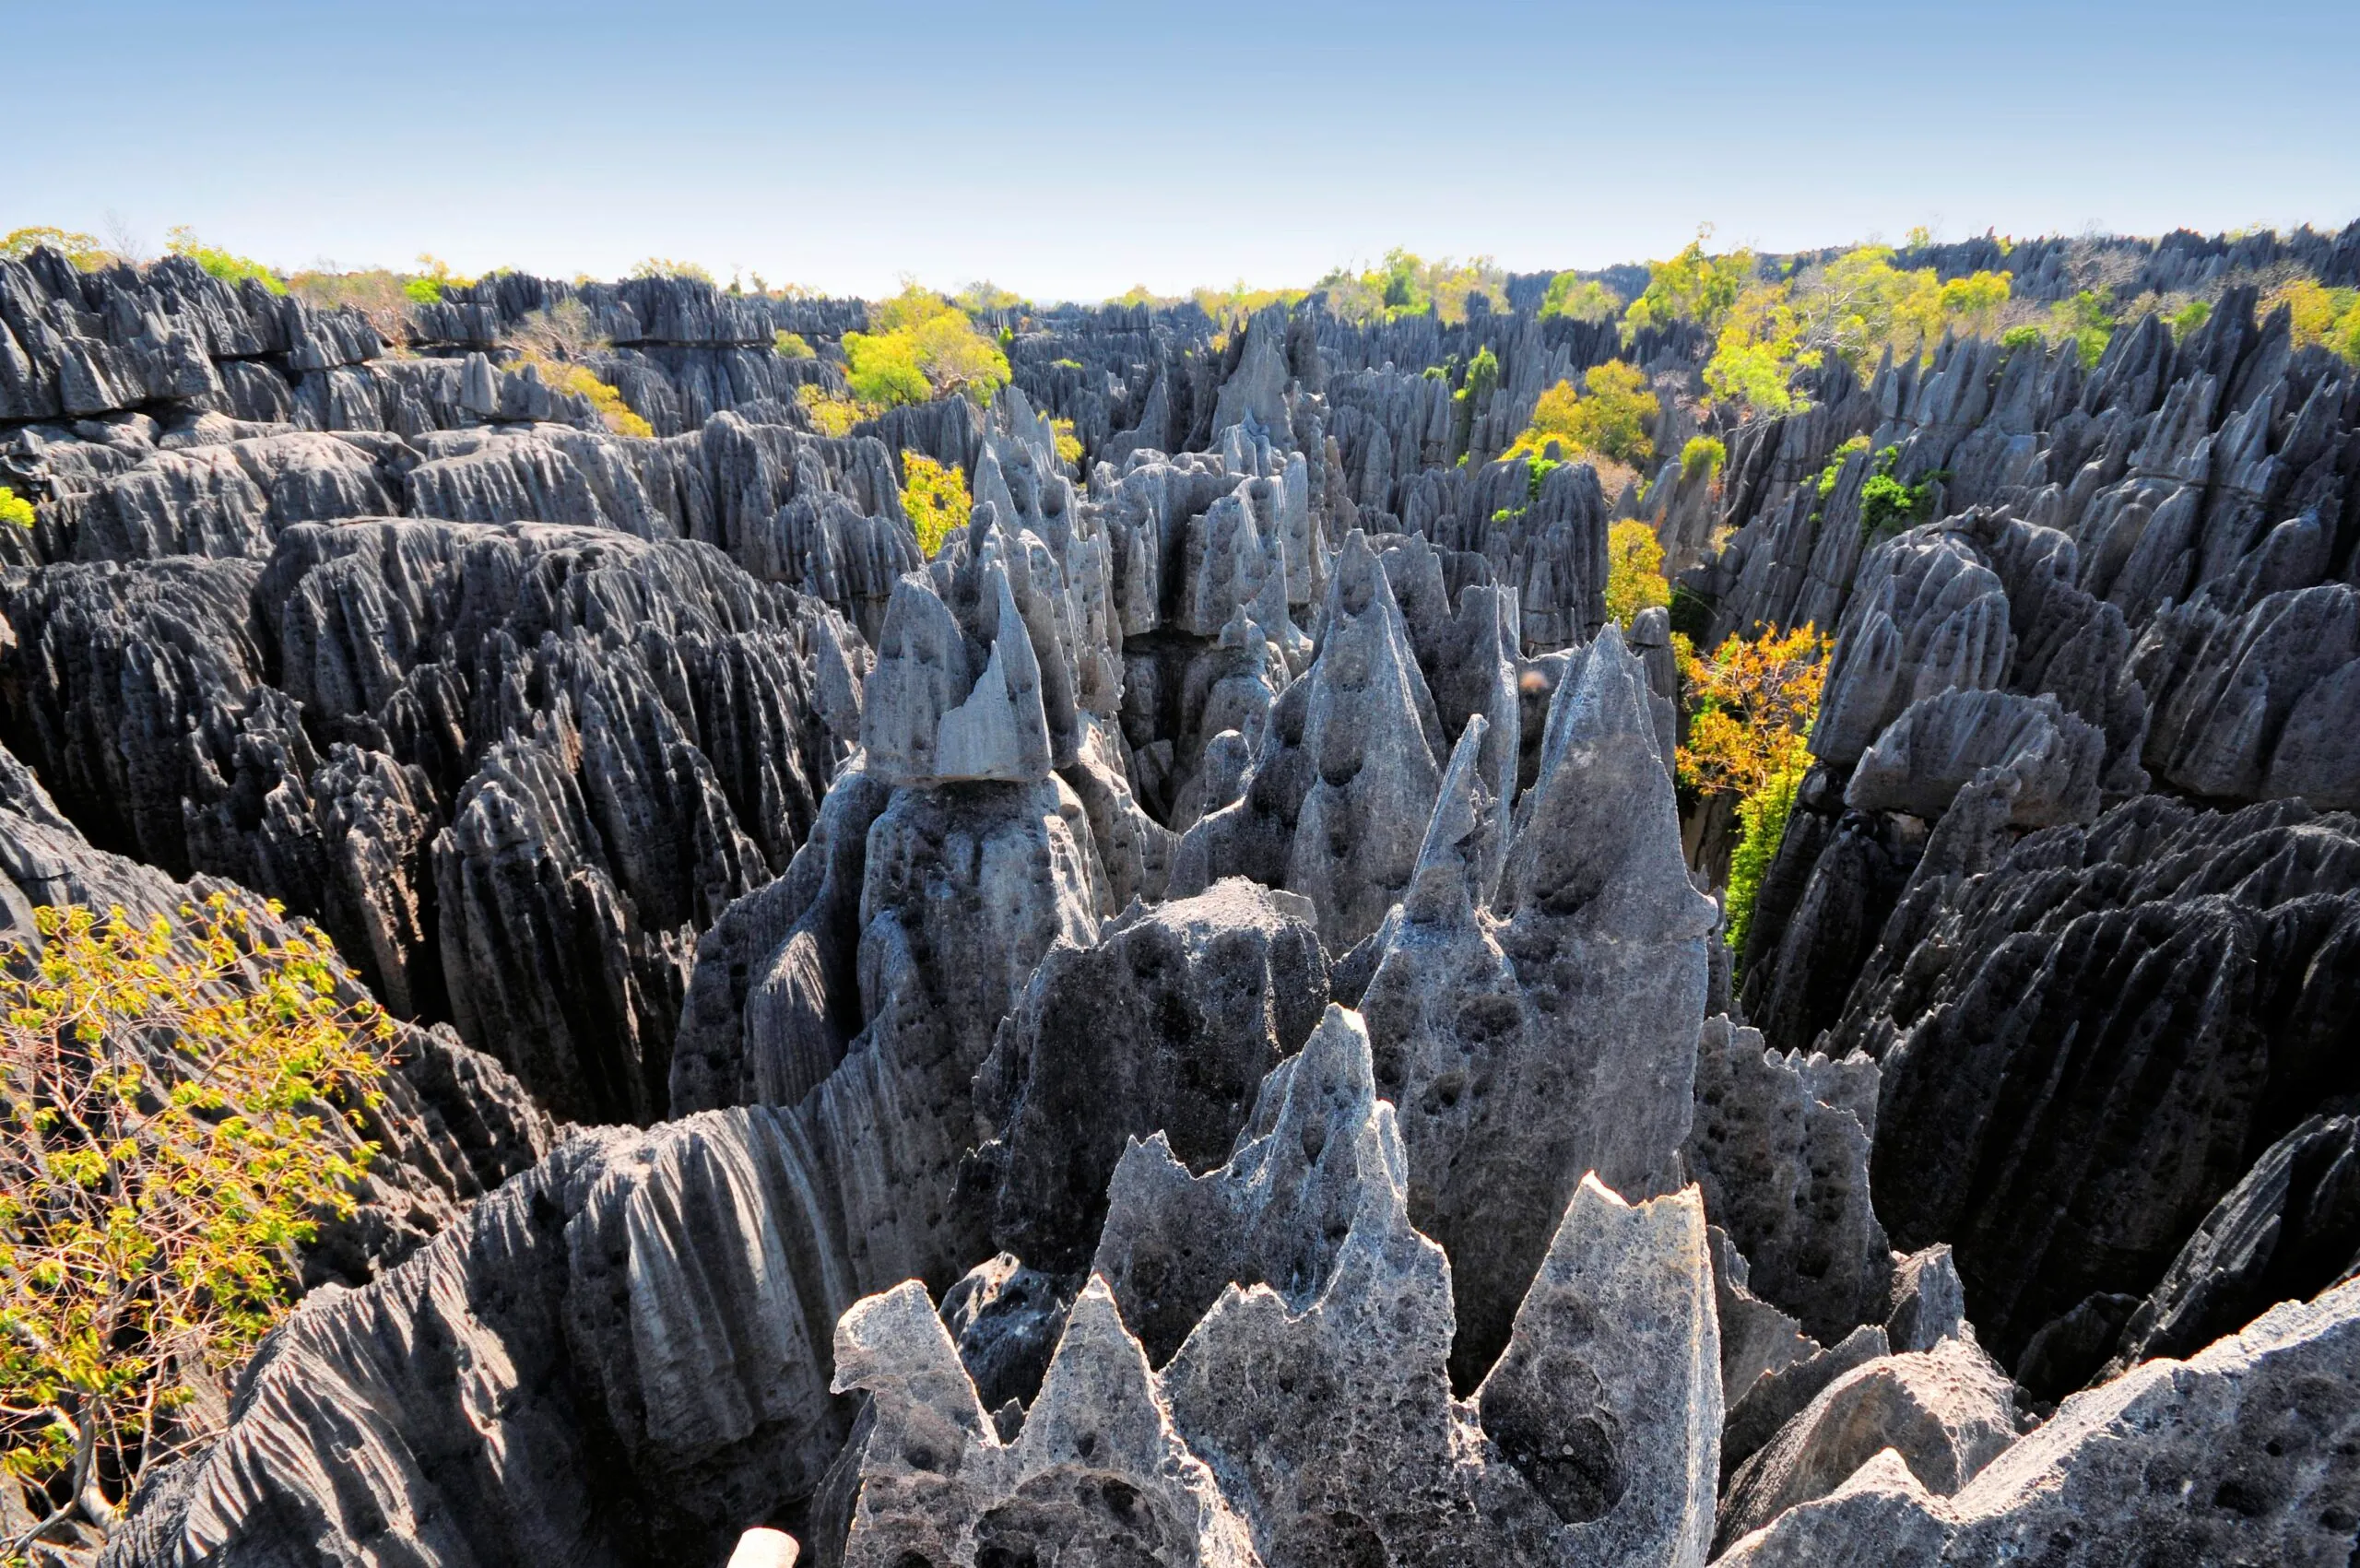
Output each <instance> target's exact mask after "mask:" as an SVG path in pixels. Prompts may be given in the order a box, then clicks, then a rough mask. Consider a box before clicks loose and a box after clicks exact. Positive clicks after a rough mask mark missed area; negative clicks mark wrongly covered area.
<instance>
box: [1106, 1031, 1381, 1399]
mask: <svg viewBox="0 0 2360 1568" xmlns="http://www.w3.org/2000/svg"><path fill="white" fill-rule="evenodd" d="M1407 1175H1408V1173H1407V1161H1406V1159H1405V1157H1404V1155H1403V1153H1402V1149H1401V1140H1400V1134H1399V1131H1398V1127H1397V1126H1396V1125H1395V1122H1394V1117H1393V1108H1392V1107H1391V1106H1390V1105H1388V1104H1386V1103H1385V1102H1382V1101H1380V1100H1378V1099H1377V1098H1376V1082H1375V1071H1374V1067H1373V1065H1372V1061H1371V1057H1370V1051H1369V1041H1368V1031H1367V1029H1366V1028H1365V1027H1364V1026H1363V1024H1362V1022H1361V1018H1360V1015H1359V1014H1358V1013H1356V1012H1354V1011H1352V1010H1351V1009H1350V1008H1342V1007H1339V1006H1336V1005H1334V1004H1332V1003H1331V1004H1330V1005H1329V1006H1328V1008H1327V1014H1326V1016H1325V1017H1323V1018H1322V1019H1321V1020H1320V1024H1319V1027H1318V1028H1317V1029H1316V1030H1314V1031H1313V1032H1312V1034H1311V1038H1310V1040H1309V1041H1308V1042H1306V1043H1304V1048H1303V1050H1302V1051H1301V1052H1299V1053H1298V1054H1296V1055H1294V1056H1292V1057H1290V1058H1289V1059H1288V1060H1286V1061H1284V1062H1281V1063H1280V1064H1279V1066H1278V1067H1275V1068H1273V1069H1272V1070H1271V1072H1270V1073H1269V1075H1268V1077H1266V1078H1265V1079H1263V1080H1262V1092H1261V1096H1260V1098H1259V1099H1258V1100H1257V1102H1256V1104H1255V1108H1254V1114H1253V1117H1252V1119H1251V1121H1250V1122H1249V1123H1248V1124H1247V1126H1246V1128H1245V1131H1244V1132H1243V1133H1241V1134H1240V1135H1239V1138H1238V1141H1237V1146H1236V1148H1235V1149H1233V1151H1232V1153H1231V1155H1230V1159H1229V1162H1228V1163H1227V1164H1225V1165H1223V1166H1221V1168H1220V1169H1219V1170H1216V1171H1213V1172H1210V1173H1207V1174H1206V1175H1204V1176H1202V1177H1195V1176H1191V1175H1190V1174H1189V1173H1188V1171H1187V1168H1186V1166H1184V1165H1182V1164H1181V1163H1180V1162H1179V1161H1176V1160H1174V1158H1173V1157H1172V1154H1171V1150H1170V1147H1169V1145H1168V1144H1167V1143H1165V1141H1164V1140H1163V1138H1162V1135H1160V1134H1159V1135H1158V1136H1157V1137H1156V1138H1151V1139H1150V1140H1149V1141H1147V1142H1145V1143H1139V1142H1136V1141H1135V1142H1133V1143H1132V1144H1131V1146H1130V1147H1129V1148H1127V1149H1125V1150H1124V1153H1123V1158H1122V1161H1121V1162H1120V1163H1118V1164H1117V1165H1116V1166H1115V1175H1114V1179H1113V1180H1112V1181H1111V1182H1109V1183H1108V1184H1107V1186H1108V1193H1107V1199H1108V1201H1107V1217H1106V1224H1105V1228H1104V1230H1103V1232H1101V1235H1100V1238H1099V1244H1098V1255H1097V1257H1096V1259H1095V1261H1094V1262H1093V1264H1092V1267H1093V1268H1094V1269H1095V1270H1096V1271H1097V1272H1098V1273H1099V1274H1100V1275H1102V1276H1103V1278H1104V1279H1106V1280H1107V1281H1108V1282H1109V1284H1110V1285H1111V1287H1112V1289H1113V1290H1114V1291H1115V1294H1116V1295H1117V1296H1118V1297H1119V1298H1120V1299H1121V1300H1122V1301H1123V1302H1124V1303H1126V1306H1127V1310H1128V1311H1129V1313H1130V1315H1131V1317H1132V1319H1133V1321H1135V1322H1136V1323H1137V1324H1138V1325H1139V1336H1140V1338H1142V1339H1143V1340H1145V1341H1146V1343H1147V1345H1148V1348H1149V1350H1150V1352H1151V1353H1152V1354H1153V1355H1154V1357H1155V1358H1156V1360H1157V1362H1158V1363H1159V1364H1161V1363H1162V1362H1164V1361H1167V1360H1169V1358H1170V1357H1171V1355H1172V1353H1173V1351H1174V1350H1177V1349H1178V1348H1179V1346H1180V1344H1181V1342H1182V1341H1183V1340H1184V1339H1185V1338H1186V1337H1187V1335H1188V1333H1189V1331H1190V1330H1191V1329H1192V1328H1194V1327H1195V1326H1196V1324H1197V1323H1198V1320H1199V1319H1200V1318H1201V1317H1202V1316H1203V1315H1204V1314H1205V1313H1206V1312H1207V1311H1208V1310H1209V1308H1210V1307H1211V1306H1212V1304H1213V1303H1214V1302H1215V1301H1216V1300H1218V1299H1219V1297H1220V1296H1221V1291H1223V1290H1225V1289H1227V1288H1228V1287H1229V1286H1231V1285H1233V1284H1234V1285H1239V1286H1253V1285H1268V1286H1269V1287H1270V1288H1271V1289H1272V1290H1273V1291H1277V1292H1278V1294H1279V1296H1280V1298H1281V1299H1282V1300H1283V1301H1284V1302H1285V1303H1287V1309H1288V1311H1289V1312H1291V1313H1302V1312H1304V1311H1307V1310H1308V1309H1309V1308H1310V1307H1311V1305H1312V1304H1313V1303H1315V1302H1316V1301H1317V1300H1318V1299H1319V1298H1320V1296H1321V1295H1322V1294H1323V1293H1324V1292H1325V1291H1327V1287H1328V1284H1329V1283H1330V1281H1331V1279H1333V1277H1334V1273H1335V1269H1336V1265H1337V1258H1338V1256H1339V1252H1340V1251H1341V1249H1342V1248H1343V1246H1344V1245H1345V1243H1346V1239H1347V1237H1348V1236H1349V1235H1350V1234H1351V1232H1352V1231H1353V1230H1354V1228H1355V1226H1356V1225H1360V1224H1361V1223H1362V1222H1363V1219H1364V1218H1367V1219H1373V1220H1374V1221H1375V1224H1374V1227H1373V1229H1374V1230H1375V1231H1377V1232H1385V1233H1386V1234H1390V1233H1391V1232H1393V1231H1394V1230H1398V1229H1404V1228H1406V1226H1407V1223H1408V1220H1407V1214H1408V1201H1409V1200H1408V1192H1407V1187H1406V1185H1405V1184H1406V1182H1407Z"/></svg>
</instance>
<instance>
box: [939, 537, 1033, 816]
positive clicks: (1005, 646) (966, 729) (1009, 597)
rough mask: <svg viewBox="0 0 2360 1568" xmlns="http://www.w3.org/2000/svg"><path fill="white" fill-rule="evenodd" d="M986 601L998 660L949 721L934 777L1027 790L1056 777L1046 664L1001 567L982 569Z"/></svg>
mask: <svg viewBox="0 0 2360 1568" xmlns="http://www.w3.org/2000/svg"><path fill="white" fill-rule="evenodd" d="M982 587H983V593H984V600H983V602H984V603H985V605H987V606H989V607H991V609H992V612H993V613H992V619H991V622H990V628H989V630H990V632H991V658H990V661H989V662H988V663H987V664H985V666H984V672H983V674H981V675H980V676H978V677H976V678H975V686H974V690H973V691H972V692H971V693H969V695H968V698H967V700H966V701H964V702H963V703H962V704H961V705H960V706H959V707H958V708H956V709H955V710H953V711H952V712H950V713H945V714H943V715H942V722H941V725H940V726H939V727H938V731H937V736H936V740H935V748H934V753H935V755H934V771H935V776H936V777H938V778H944V779H997V780H1001V781H1005V782H1009V783H1016V784H1022V783H1027V782H1030V781H1032V780H1035V779H1044V778H1046V777H1048V776H1049V772H1050V765H1051V762H1050V749H1049V723H1048V716H1047V713H1046V711H1045V710H1044V707H1043V705H1042V701H1041V662H1040V659H1039V657H1038V656H1037V655H1036V654H1034V653H1033V651H1032V637H1031V636H1030V635H1029V634H1028V633H1027V632H1026V630H1025V626H1024V617H1023V615H1022V614H1021V612H1020V611H1019V610H1018V609H1017V607H1016V595H1015V593H1014V591H1013V590H1012V589H1011V588H1010V587H1009V581H1008V569H1007V567H1006V566H1004V565H1003V564H1002V563H1001V562H1000V561H999V560H997V559H991V560H985V562H984V563H983V584H982Z"/></svg>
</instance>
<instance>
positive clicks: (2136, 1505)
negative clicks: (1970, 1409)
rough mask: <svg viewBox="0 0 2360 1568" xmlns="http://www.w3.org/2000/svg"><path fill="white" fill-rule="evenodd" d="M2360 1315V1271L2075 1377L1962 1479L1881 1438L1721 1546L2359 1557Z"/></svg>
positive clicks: (1784, 1557)
mask: <svg viewBox="0 0 2360 1568" xmlns="http://www.w3.org/2000/svg"><path fill="white" fill-rule="evenodd" d="M2355 1333H2360V1285H2344V1286H2342V1287H2339V1288H2338V1289H2336V1290H2334V1291H2329V1292H2328V1293H2327V1294H2325V1295H2323V1296H2321V1297H2320V1298H2319V1300H2317V1301H2315V1302H2309V1303H2300V1302H2288V1303H2283V1304H2281V1305H2279V1306H2276V1307H2273V1308H2271V1310H2270V1311H2269V1312H2268V1313H2266V1314H2264V1315H2262V1316H2261V1317H2260V1318H2259V1319H2257V1320H2256V1321H2255V1322H2254V1323H2252V1324H2251V1325H2249V1326H2248V1327H2247V1328H2246V1329H2245V1330H2244V1331H2243V1332H2242V1333H2240V1334H2237V1335H2235V1336H2232V1337H2230V1338H2224V1339H2221V1340H2218V1341H2216V1342H2214V1343H2213V1344H2212V1346H2210V1347H2208V1348H2207V1349H2206V1350H2204V1351H2203V1352H2202V1353H2201V1354H2199V1355H2197V1356H2194V1357H2191V1358H2190V1359H2189V1360H2188V1361H2186V1362H2177V1361H2168V1360H2166V1361H2153V1362H2146V1363H2145V1364H2144V1365H2142V1366H2141V1367H2139V1368H2138V1369H2137V1370H2135V1371H2133V1372H2131V1373H2127V1374H2126V1375H2124V1376H2122V1377H2120V1378H2118V1379H2116V1380H2115V1381H2114V1382H2112V1383H2109V1384H2106V1385H2105V1386H2103V1387H2100V1388H2094V1389H2092V1390H2090V1391H2089V1392H2087V1393H2084V1394H2078V1395H2075V1396H2074V1397H2072V1398H2071V1399H2069V1400H2067V1401H2066V1402H2065V1403H2064V1404H2063V1405H2062V1406H2060V1407H2059V1409H2058V1411H2057V1413H2056V1414H2055V1415H2054V1416H2052V1417H2050V1418H2049V1420H2048V1421H2047V1422H2045V1423H2044V1424H2043V1425H2042V1426H2041V1427H2040V1429H2039V1430H2038V1431H2036V1432H2034V1433H2032V1434H2031V1435H2030V1436H2028V1437H2025V1438H2023V1439H2021V1440H2020V1441H2018V1442H2017V1443H2016V1444H2014V1445H2013V1446H2012V1447H2010V1448H2008V1449H2007V1450H2005V1451H2004V1452H2002V1453H2001V1454H2000V1456H1999V1457H1998V1458H1996V1459H1993V1460H1992V1461H1991V1462H1989V1463H1988V1464H1987V1465H1985V1466H1984V1467H1983V1468H1982V1469H1981V1470H1980V1471H1979V1472H1978V1473H1977V1474H1976V1477H1975V1479H1974V1480H1971V1481H1970V1482H1968V1484H1967V1485H1966V1486H1965V1487H1964V1488H1963V1489H1961V1490H1960V1491H1958V1492H1956V1493H1955V1494H1954V1495H1953V1496H1950V1497H1947V1498H1945V1497H1941V1496H1938V1495H1936V1494H1935V1493H1934V1492H1933V1491H1930V1490H1929V1488H1928V1487H1927V1486H1926V1485H1925V1484H1924V1483H1923V1482H1922V1481H1920V1480H1918V1478H1917V1476H1916V1475H1915V1474H1914V1473H1913V1472H1912V1471H1911V1470H1910V1468H1909V1467H1908V1465H1907V1464H1906V1462H1905V1461H1904V1460H1903V1458H1902V1457H1901V1456H1900V1455H1899V1454H1898V1453H1893V1452H1887V1453H1882V1454H1880V1455H1877V1456H1874V1457H1872V1458H1871V1459H1870V1461H1869V1462H1868V1463H1867V1464H1865V1465H1863V1466H1861V1467H1860V1468H1859V1469H1858V1470H1856V1471H1855V1472H1854V1473H1853V1474H1852V1476H1851V1477H1850V1478H1849V1479H1848V1480H1846V1481H1845V1482H1844V1484H1843V1485H1841V1486H1839V1487H1838V1488H1836V1490H1835V1491H1834V1492H1832V1493H1830V1494H1828V1495H1827V1496H1825V1497H1823V1498H1822V1499H1820V1500H1819V1501H1817V1502H1814V1503H1804V1504H1802V1505H1801V1506H1799V1507H1797V1508H1795V1509H1793V1510H1791V1511H1789V1512H1788V1513H1786V1514H1784V1515H1780V1516H1779V1517H1778V1518H1776V1519H1775V1520H1773V1521H1771V1523H1770V1524H1769V1525H1768V1526H1767V1527H1764V1529H1761V1530H1758V1531H1756V1532H1754V1533H1753V1534H1752V1535H1750V1536H1747V1537H1745V1538H1744V1539H1740V1540H1739V1541H1737V1542H1735V1543H1734V1544H1733V1545H1732V1546H1731V1547H1730V1549H1729V1551H1728V1552H1727V1553H1726V1554H1724V1555H1723V1556H1722V1557H1721V1558H1720V1559H1719V1561H1720V1562H1725V1563H1729V1564H1730V1565H1732V1568H1740V1565H1741V1568H1770V1565H1772V1564H1777V1565H1782V1568H1783V1565H1786V1564H1794V1565H1797V1568H1800V1565H1801V1564H1804V1563H1820V1562H1844V1561H1847V1560H1867V1561H1884V1562H1895V1561H1899V1562H1941V1563H1974V1564H1980V1563H2000V1562H2021V1561H2023V1560H2024V1557H2025V1555H2026V1554H2027V1553H2031V1552H2038V1553H2040V1554H2041V1558H2042V1561H2044V1562H2057V1563H2061V1564H2079V1563H2090V1564H2096V1563H2102V1562H2103V1563H2110V1562H2121V1561H2122V1560H2123V1554H2124V1552H2125V1550H2127V1549H2128V1548H2129V1547H2130V1543H2134V1542H2135V1543H2153V1542H2158V1541H2171V1542H2173V1543H2176V1544H2177V1546H2178V1547H2179V1548H2180V1549H2182V1550H2186V1551H2188V1552H2189V1554H2190V1556H2191V1559H2192V1560H2195V1561H2207V1560H2212V1561H2221V1562H2237V1561H2247V1562H2284V1563H2301V1564H2320V1565H2325V1564H2330V1563H2338V1562H2344V1561H2346V1560H2347V1559H2348V1558H2349V1557H2350V1555H2351V1551H2352V1526H2351V1524H2350V1523H2349V1521H2351V1520H2352V1519H2354V1518H2355V1517H2360V1513H2356V1512H2355V1507H2360V1466H2355V1463H2354V1455H2353V1454H2352V1453H2349V1452H2346V1450H2348V1449H2351V1448H2353V1447H2354V1441H2353V1432H2354V1413H2353V1408H2352V1404H2351V1393H2350V1390H2351V1386H2352V1379H2353V1375H2354V1373H2353V1367H2354V1335H2355Z"/></svg>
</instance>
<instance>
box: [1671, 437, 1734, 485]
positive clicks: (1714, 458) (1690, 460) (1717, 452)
mask: <svg viewBox="0 0 2360 1568" xmlns="http://www.w3.org/2000/svg"><path fill="white" fill-rule="evenodd" d="M1728 461H1729V448H1728V447H1727V446H1725V445H1723V444H1722V442H1720V440H1719V439H1718V438H1717V437H1714V436H1707V435H1700V436H1690V437H1689V438H1688V444H1687V445H1685V446H1683V447H1681V449H1680V477H1681V478H1683V479H1688V480H1692V481H1693V480H1694V479H1695V478H1696V477H1697V476H1698V475H1700V474H1701V475H1703V476H1704V477H1705V478H1707V479H1714V478H1718V477H1720V472H1721V466H1722V465H1723V464H1725V463H1727V462H1728Z"/></svg>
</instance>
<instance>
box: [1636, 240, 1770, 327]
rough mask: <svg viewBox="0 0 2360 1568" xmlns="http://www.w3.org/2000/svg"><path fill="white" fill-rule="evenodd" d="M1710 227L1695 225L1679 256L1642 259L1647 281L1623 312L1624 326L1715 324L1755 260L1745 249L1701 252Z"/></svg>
mask: <svg viewBox="0 0 2360 1568" xmlns="http://www.w3.org/2000/svg"><path fill="white" fill-rule="evenodd" d="M1712 232H1713V230H1712V227H1711V226H1710V225H1709V224H1708V225H1706V226H1705V227H1703V228H1700V229H1698V230H1696V238H1694V239H1693V240H1691V241H1689V242H1688V245H1687V248H1686V249H1685V250H1682V251H1681V253H1679V254H1678V255H1675V256H1673V257H1672V258H1671V259H1670V261H1651V262H1649V263H1648V264H1647V286H1646V289H1644V290H1643V291H1642V292H1641V293H1640V295H1639V297H1638V298H1637V299H1635V300H1634V301H1631V308H1630V309H1629V310H1627V311H1625V312H1623V313H1622V321H1623V324H1624V325H1626V326H1629V327H1633V328H1637V327H1643V326H1669V325H1670V324H1672V323H1673V322H1676V321H1693V322H1694V323H1696V324H1698V325H1700V326H1702V327H1704V328H1705V330H1707V331H1712V330H1716V329H1717V328H1718V327H1719V326H1720V324H1721V322H1722V320H1723V319H1724V318H1726V317H1727V316H1728V314H1729V311H1730V310H1731V309H1732V308H1733V307H1734V306H1735V305H1736V304H1737V299H1738V295H1739V294H1740V292H1742V291H1743V289H1744V288H1745V282H1746V279H1747V278H1749V277H1752V275H1753V270H1754V260H1753V253H1752V251H1745V250H1739V251H1731V252H1729V253H1728V254H1726V255H1718V256H1709V255H1706V254H1705V241H1706V240H1707V239H1709V238H1711V236H1712Z"/></svg>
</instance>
